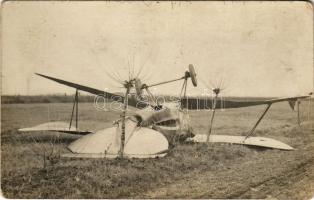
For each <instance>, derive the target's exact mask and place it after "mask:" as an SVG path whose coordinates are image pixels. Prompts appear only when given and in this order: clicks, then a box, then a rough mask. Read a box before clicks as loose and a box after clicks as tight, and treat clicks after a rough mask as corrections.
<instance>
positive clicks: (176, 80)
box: [144, 76, 185, 88]
mask: <svg viewBox="0 0 314 200" xmlns="http://www.w3.org/2000/svg"><path fill="white" fill-rule="evenodd" d="M182 79H185V76H183V77H181V78H178V79H174V80H170V81H164V82H161V83H155V84H152V85H146V86H144V87H145V88H148V87H153V86H157V85H162V84H166V83H171V82H175V81H179V80H182Z"/></svg>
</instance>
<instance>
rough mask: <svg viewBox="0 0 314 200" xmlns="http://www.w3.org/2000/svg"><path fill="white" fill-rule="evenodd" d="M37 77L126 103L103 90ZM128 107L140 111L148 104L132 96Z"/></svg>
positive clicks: (119, 96) (121, 97)
mask: <svg viewBox="0 0 314 200" xmlns="http://www.w3.org/2000/svg"><path fill="white" fill-rule="evenodd" d="M36 75H38V76H41V77H44V78H47V79H49V80H52V81H55V82H57V83H60V84H62V85H66V86H69V87H72V88H76V89H78V90H81V91H84V92H88V93H91V94H94V95H98V96H102V97H104V98H106V99H108V100H112V101H117V102H121V103H123V101H124V97H123V96H121V95H119V94H114V93H110V92H106V91H103V90H99V89H96V88H92V87H88V86H84V85H80V84H77V83H72V82H69V81H64V80H61V79H58V78H54V77H50V76H46V75H43V74H38V73H36ZM128 105H129V106H133V107H136V108H139V109H142V108H145V107H147V106H148V103H146V102H144V101H140V100H138V99H137V98H136V96H134V95H132V96H130V97H129V98H128Z"/></svg>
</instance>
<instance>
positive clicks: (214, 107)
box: [206, 93, 218, 144]
mask: <svg viewBox="0 0 314 200" xmlns="http://www.w3.org/2000/svg"><path fill="white" fill-rule="evenodd" d="M217 97H218V93H215V98H214V104H213V113H212V116H211V119H210V125H209V130H208V133H207V138H206V143H207V144H208V142H209V136H210V134H211V132H212V127H213V122H214V117H215V112H216V103H217Z"/></svg>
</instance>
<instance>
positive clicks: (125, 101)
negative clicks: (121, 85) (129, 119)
mask: <svg viewBox="0 0 314 200" xmlns="http://www.w3.org/2000/svg"><path fill="white" fill-rule="evenodd" d="M125 87H126V92H125V97H124V105H123V111H122V116H121V117H122V120H121V146H120V150H119V157H120V158H123V152H124V143H125V116H126V110H127V105H128V95H129V93H130V89H131V87H132V85H131V84H130V83H126V84H125Z"/></svg>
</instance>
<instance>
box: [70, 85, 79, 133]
mask: <svg viewBox="0 0 314 200" xmlns="http://www.w3.org/2000/svg"><path fill="white" fill-rule="evenodd" d="M75 108H76V113H75V116H76V124H75V127H76V128H77V127H78V90H77V89H76V91H75V96H74V102H73V108H72V113H71V121H70V126H69V130H70V129H71V126H72V121H73V116H74V109H75Z"/></svg>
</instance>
